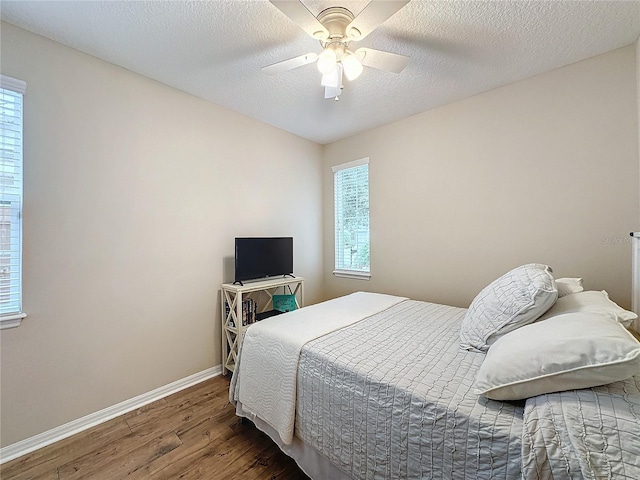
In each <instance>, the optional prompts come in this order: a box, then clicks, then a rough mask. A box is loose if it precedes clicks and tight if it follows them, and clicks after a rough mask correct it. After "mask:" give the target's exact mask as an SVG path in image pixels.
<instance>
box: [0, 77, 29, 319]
mask: <svg viewBox="0 0 640 480" xmlns="http://www.w3.org/2000/svg"><path fill="white" fill-rule="evenodd" d="M25 89H26V84H25V83H24V82H23V81H21V80H16V79H14V78H10V77H6V76H4V75H0V328H9V327H17V326H18V325H20V321H21V320H22V319H23V318H24V317H26V315H25V314H24V313H23V312H22V100H23V94H24V92H25Z"/></svg>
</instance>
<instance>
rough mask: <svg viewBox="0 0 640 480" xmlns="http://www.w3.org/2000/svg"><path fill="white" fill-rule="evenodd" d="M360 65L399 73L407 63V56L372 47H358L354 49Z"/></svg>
mask: <svg viewBox="0 0 640 480" xmlns="http://www.w3.org/2000/svg"><path fill="white" fill-rule="evenodd" d="M355 54H356V55H357V56H358V58H359V59H360V61H361V62H362V65H364V66H366V67H371V68H377V69H378V70H384V71H385V72H393V73H400V72H401V71H402V70H404V67H406V66H407V63H409V57H406V56H404V55H399V54H397V53H391V52H383V51H382V50H374V49H373V48H364V47H363V48H359V49H358V50H356V51H355Z"/></svg>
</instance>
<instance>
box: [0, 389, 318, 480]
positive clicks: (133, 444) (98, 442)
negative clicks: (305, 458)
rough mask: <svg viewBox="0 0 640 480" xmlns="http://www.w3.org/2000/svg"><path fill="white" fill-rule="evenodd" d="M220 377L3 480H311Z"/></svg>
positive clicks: (31, 458)
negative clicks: (236, 402) (245, 414)
mask: <svg viewBox="0 0 640 480" xmlns="http://www.w3.org/2000/svg"><path fill="white" fill-rule="evenodd" d="M228 392H229V379H228V378H226V377H222V376H220V377H215V378H212V379H211V380H208V381H206V382H202V383H200V384H198V385H195V386H193V387H191V388H188V389H186V390H183V391H181V392H178V393H176V394H174V395H171V396H169V397H165V398H163V399H161V400H158V401H157V402H154V403H151V404H149V405H146V406H144V407H142V408H139V409H138V410H135V411H133V412H129V413H127V414H125V415H122V416H120V417H118V418H114V419H113V420H110V421H108V422H105V423H103V424H101V425H98V426H96V427H93V428H91V429H89V430H86V431H84V432H81V433H79V434H77V435H74V436H73V437H69V438H66V439H64V440H61V441H59V442H57V443H54V444H52V445H49V446H48V447H44V448H41V449H40V450H37V451H35V452H33V453H29V454H27V455H24V456H22V457H20V458H17V459H15V460H12V461H10V462H7V463H5V464H4V465H2V466H0V478H1V479H2V480H28V479H30V480H79V479H91V480H113V479H122V478H126V479H154V480H155V479H158V480H160V479H167V480H168V479H181V480H192V479H205V478H206V479H208V480H218V479H235V478H239V479H248V480H259V479H272V480H276V479H277V480H297V479H301V480H302V479H307V477H306V476H305V475H304V473H303V472H302V471H301V470H300V469H299V468H298V466H297V465H296V463H295V462H294V461H293V460H292V459H290V458H289V457H287V456H286V455H285V454H284V453H282V452H281V451H280V449H279V448H278V447H277V445H276V444H275V443H273V442H272V441H271V439H270V438H269V437H267V436H266V435H265V434H263V433H262V432H260V431H259V430H258V429H257V428H255V426H254V425H253V424H252V423H251V422H246V423H244V424H243V423H241V421H240V418H239V417H236V415H235V410H234V408H233V406H232V405H230V404H229V400H228V395H229V393H228Z"/></svg>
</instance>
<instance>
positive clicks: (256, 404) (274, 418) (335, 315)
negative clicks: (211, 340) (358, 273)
mask: <svg viewBox="0 0 640 480" xmlns="http://www.w3.org/2000/svg"><path fill="white" fill-rule="evenodd" d="M404 300H406V297H396V296H393V295H383V294H379V293H366V292H358V293H353V294H351V295H347V296H344V297H340V298H337V299H334V300H331V301H329V302H323V303H319V304H316V305H312V306H309V307H305V308H303V309H300V310H294V311H293V312H289V313H287V314H285V315H279V316H276V317H271V318H269V319H267V320H263V321H262V322H258V323H255V324H254V325H252V326H251V327H250V328H248V329H247V332H246V333H245V337H244V340H243V344H242V351H241V355H240V359H239V360H240V361H239V362H238V364H237V365H236V370H235V372H234V374H233V376H234V379H233V381H232V385H234V384H235V388H233V389H232V390H233V391H232V392H230V393H231V396H232V400H239V401H240V402H241V403H242V406H243V409H244V410H245V411H247V412H251V414H252V415H257V416H258V417H260V418H261V419H262V420H264V421H265V422H266V423H268V424H269V425H270V426H271V427H273V428H274V429H275V430H276V431H277V432H278V435H280V438H281V439H282V441H283V442H284V443H286V444H290V443H291V441H292V439H293V428H294V421H295V406H296V376H297V373H298V361H299V358H300V351H301V349H302V347H303V345H304V344H305V343H307V342H309V341H311V340H314V339H316V338H318V337H321V336H323V335H326V334H328V333H331V332H333V331H335V330H338V329H340V328H342V327H345V326H347V325H351V324H353V323H355V322H358V321H360V320H363V319H365V318H367V317H369V316H371V315H373V314H375V313H378V312H381V311H383V310H386V309H387V308H389V307H392V306H393V305H396V304H398V303H400V302H402V301H404Z"/></svg>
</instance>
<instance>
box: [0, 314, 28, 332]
mask: <svg viewBox="0 0 640 480" xmlns="http://www.w3.org/2000/svg"><path fill="white" fill-rule="evenodd" d="M26 316H27V314H26V313H24V312H21V313H14V314H13V315H6V316H4V317H0V330H4V329H5V328H15V327H19V326H20V322H22V319H23V318H25V317H26Z"/></svg>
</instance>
